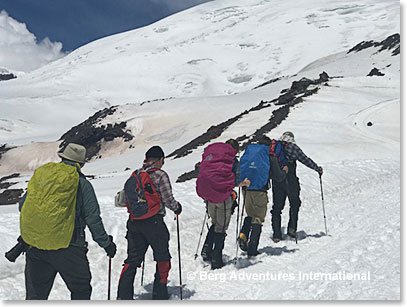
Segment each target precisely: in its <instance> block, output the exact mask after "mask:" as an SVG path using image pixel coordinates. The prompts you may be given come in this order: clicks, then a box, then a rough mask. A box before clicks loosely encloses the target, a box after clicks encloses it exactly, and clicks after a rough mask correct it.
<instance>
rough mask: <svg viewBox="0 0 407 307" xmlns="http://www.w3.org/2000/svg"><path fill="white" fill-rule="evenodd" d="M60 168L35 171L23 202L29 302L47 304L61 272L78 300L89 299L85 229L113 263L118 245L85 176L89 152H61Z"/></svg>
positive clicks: (82, 149)
mask: <svg viewBox="0 0 407 307" xmlns="http://www.w3.org/2000/svg"><path fill="white" fill-rule="evenodd" d="M58 156H59V157H60V158H61V159H62V161H61V162H60V163H53V162H50V163H47V164H45V165H43V166H41V167H39V168H38V169H36V170H35V172H34V175H33V177H32V178H31V180H30V181H29V183H28V186H27V192H26V193H25V195H24V196H23V198H22V200H21V201H20V206H19V209H20V211H21V214H20V234H21V241H22V242H24V243H25V244H26V245H27V246H28V247H27V249H26V268H25V279H26V299H40V300H46V299H48V296H49V293H50V291H51V288H52V285H53V283H54V279H55V276H56V274H57V273H59V274H60V275H61V277H62V279H63V280H64V282H65V284H66V285H67V287H68V289H69V291H70V292H71V299H73V300H77V299H80V300H87V299H90V296H91V292H92V287H91V285H90V281H91V273H90V269H89V261H88V259H87V257H86V254H87V252H88V248H87V246H88V243H87V242H86V240H85V231H84V230H85V227H86V226H88V228H89V230H90V232H91V234H92V237H93V240H94V241H96V242H97V243H98V244H99V246H100V247H102V248H104V249H105V251H106V253H107V255H108V256H109V257H111V258H113V257H114V256H115V254H116V245H115V243H114V242H113V238H112V237H111V236H108V235H107V233H106V231H105V228H104V226H103V223H102V219H101V217H100V208H99V204H98V201H97V199H96V195H95V192H94V190H93V187H92V185H91V183H90V182H89V181H88V180H87V179H86V178H85V176H84V175H83V174H82V172H81V168H82V167H83V165H84V164H85V158H86V149H85V147H83V146H81V145H77V144H73V143H70V144H68V145H67V146H66V148H65V149H64V150H63V152H60V153H58Z"/></svg>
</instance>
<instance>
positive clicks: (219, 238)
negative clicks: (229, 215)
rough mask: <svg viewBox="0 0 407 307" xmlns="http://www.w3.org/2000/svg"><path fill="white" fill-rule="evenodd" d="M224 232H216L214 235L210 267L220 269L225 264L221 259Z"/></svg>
mask: <svg viewBox="0 0 407 307" xmlns="http://www.w3.org/2000/svg"><path fill="white" fill-rule="evenodd" d="M225 236H226V234H225V233H217V232H215V235H214V243H215V248H214V249H213V254H212V260H211V269H212V270H215V269H220V268H221V267H223V266H224V265H225V264H224V263H223V260H222V251H223V247H224V246H225Z"/></svg>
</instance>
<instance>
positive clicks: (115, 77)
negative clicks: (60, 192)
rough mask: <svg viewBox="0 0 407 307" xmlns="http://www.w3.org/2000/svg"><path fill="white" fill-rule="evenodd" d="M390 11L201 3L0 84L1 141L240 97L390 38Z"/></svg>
mask: <svg viewBox="0 0 407 307" xmlns="http://www.w3.org/2000/svg"><path fill="white" fill-rule="evenodd" d="M399 6H400V4H399V2H398V1H395V0H392V1H380V0H374V1H371V0H349V1H345V2H344V1H339V0H335V1H329V2H328V3H327V2H326V1H324V0H308V1H300V2H297V3H296V4H295V5H293V4H292V3H290V2H287V1H279V0H268V1H266V0H265V1H251V2H248V1H243V0H238V1H236V0H233V1H231V0H218V1H212V2H208V3H205V4H202V5H200V6H197V7H195V8H192V9H189V10H186V11H184V12H181V13H178V14H176V15H173V16H170V17H168V18H166V19H163V20H161V21H159V22H157V23H155V24H153V25H150V26H147V27H144V28H141V29H137V30H133V31H129V32H125V33H121V34H118V35H114V36H110V37H107V38H103V39H100V40H97V41H95V42H92V43H90V44H88V45H86V46H83V47H81V48H79V49H77V50H75V51H74V52H72V53H70V54H69V55H67V56H66V57H64V58H62V59H60V60H57V61H55V62H53V63H51V64H49V65H47V66H45V67H43V68H41V69H38V70H36V71H34V72H32V73H30V74H27V75H26V76H24V77H22V78H21V79H18V80H13V81H12V82H8V84H6V85H5V84H0V100H1V104H2V113H1V116H0V139H1V140H2V142H12V143H14V144H22V143H25V142H27V141H31V140H32V139H33V138H36V137H37V138H36V139H37V140H38V139H39V138H38V137H39V136H40V139H41V140H47V141H49V140H55V138H56V137H59V136H60V135H61V134H62V133H63V132H64V131H66V130H67V127H71V126H73V125H75V124H77V123H79V122H81V121H83V120H85V119H86V118H87V117H88V116H90V115H91V114H93V113H94V112H95V111H96V110H99V109H102V108H104V107H106V106H108V107H109V106H111V105H116V104H125V103H140V102H142V101H145V100H152V99H162V98H168V97H197V96H205V97H207V96H214V95H216V96H217V95H224V94H232V93H237V92H243V91H246V90H249V89H251V88H253V87H255V86H257V85H259V84H261V83H263V82H265V81H268V80H270V79H274V78H276V77H280V76H284V75H292V74H295V73H297V72H298V71H299V70H300V69H301V68H303V67H304V66H306V65H308V64H310V63H311V62H313V61H315V60H318V59H320V58H321V57H324V56H327V55H331V54H334V53H338V52H342V51H346V50H348V49H349V48H351V47H352V46H354V45H355V44H357V43H359V42H361V41H362V40H371V39H374V40H381V39H383V37H387V36H388V35H391V34H394V33H398V32H399ZM50 108H53V109H57V110H59V113H58V114H55V113H54V112H50V111H49V110H50ZM50 127H52V128H50ZM21 132H24V133H21ZM21 135H24V136H25V137H24V138H22V136H21Z"/></svg>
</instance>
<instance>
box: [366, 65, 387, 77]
mask: <svg viewBox="0 0 407 307" xmlns="http://www.w3.org/2000/svg"><path fill="white" fill-rule="evenodd" d="M367 76H368V77H372V76H379V77H381V76H384V73H382V72H381V71H380V70H378V69H377V68H376V67H374V68H373V69H372V70H371V71H370V72H369V73H368V74H367Z"/></svg>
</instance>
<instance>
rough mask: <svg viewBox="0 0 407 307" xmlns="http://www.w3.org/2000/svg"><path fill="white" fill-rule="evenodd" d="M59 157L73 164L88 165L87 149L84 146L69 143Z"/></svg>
mask: <svg viewBox="0 0 407 307" xmlns="http://www.w3.org/2000/svg"><path fill="white" fill-rule="evenodd" d="M58 156H59V157H61V158H63V159H67V160H69V161H73V162H79V163H86V148H85V147H83V146H82V145H78V144H75V143H69V144H68V145H67V146H66V147H65V149H64V151H63V152H59V153H58Z"/></svg>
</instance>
